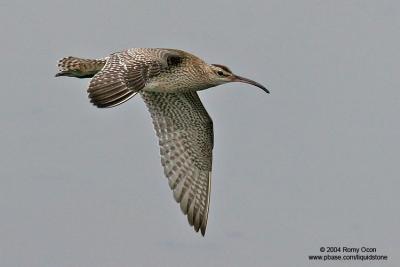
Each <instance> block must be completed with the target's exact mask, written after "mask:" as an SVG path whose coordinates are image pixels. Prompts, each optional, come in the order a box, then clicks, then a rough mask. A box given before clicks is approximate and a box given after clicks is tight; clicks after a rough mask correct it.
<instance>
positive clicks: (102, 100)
mask: <svg viewBox="0 0 400 267" xmlns="http://www.w3.org/2000/svg"><path fill="white" fill-rule="evenodd" d="M180 56H181V54H180V53H179V51H174V50H167V49H165V50H163V49H146V48H143V49H140V48H136V49H128V50H124V51H122V52H117V53H114V54H112V55H110V57H109V58H108V60H107V62H106V64H105V65H104V67H103V69H102V70H101V71H99V72H98V73H97V74H96V75H95V76H94V77H93V79H92V80H91V81H90V84H89V88H88V90H87V91H88V93H89V98H90V102H92V103H93V104H94V105H96V106H97V107H100V108H106V107H107V108H108V107H114V106H117V105H120V104H122V103H124V102H125V101H127V100H129V99H130V98H132V97H133V96H134V95H135V94H136V93H137V92H139V91H140V90H141V89H143V88H144V87H145V86H146V82H147V81H148V79H150V78H152V77H154V76H157V75H158V74H160V72H161V71H162V70H163V69H164V68H167V67H168V66H169V64H170V63H171V62H175V61H176V60H175V59H176V58H178V59H179V57H180ZM171 59H172V60H171Z"/></svg>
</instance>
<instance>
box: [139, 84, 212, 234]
mask: <svg viewBox="0 0 400 267" xmlns="http://www.w3.org/2000/svg"><path fill="white" fill-rule="evenodd" d="M140 94H141V96H142V98H143V99H144V101H145V103H146V105H147V107H148V109H149V111H150V114H151V117H152V119H153V124H154V129H155V131H156V134H157V136H158V138H159V144H160V154H161V163H162V165H163V167H164V173H165V175H166V176H167V178H168V183H169V186H170V187H171V189H172V190H173V194H174V198H175V200H176V201H177V202H178V203H180V207H181V210H182V212H183V213H184V214H185V215H186V214H187V218H188V221H189V224H190V225H192V226H193V227H194V229H195V231H196V232H198V231H199V229H201V233H202V234H203V235H204V234H205V231H206V226H207V216H208V207H209V202H210V189H211V165H212V149H213V124H212V120H211V118H210V116H209V115H208V113H207V111H206V110H205V109H204V107H203V105H202V103H201V101H200V98H199V97H198V95H197V93H196V92H187V93H155V92H145V91H141V92H140Z"/></svg>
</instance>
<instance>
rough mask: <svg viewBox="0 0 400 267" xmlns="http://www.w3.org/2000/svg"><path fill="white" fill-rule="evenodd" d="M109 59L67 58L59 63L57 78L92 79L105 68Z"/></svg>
mask: <svg viewBox="0 0 400 267" xmlns="http://www.w3.org/2000/svg"><path fill="white" fill-rule="evenodd" d="M107 59H108V58H104V59H84V58H78V57H65V58H62V59H60V60H59V61H58V69H59V72H58V73H57V74H56V75H55V76H56V77H59V76H69V77H76V78H91V77H93V76H94V75H95V74H96V73H97V72H99V71H100V70H101V69H102V68H103V67H104V65H105V64H106V62H107Z"/></svg>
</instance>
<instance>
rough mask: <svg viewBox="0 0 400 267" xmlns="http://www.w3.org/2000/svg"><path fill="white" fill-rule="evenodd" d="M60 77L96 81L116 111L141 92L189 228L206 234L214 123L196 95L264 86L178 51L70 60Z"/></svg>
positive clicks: (101, 99) (93, 90)
mask: <svg viewBox="0 0 400 267" xmlns="http://www.w3.org/2000/svg"><path fill="white" fill-rule="evenodd" d="M58 67H59V72H58V73H57V74H56V77H57V76H70V77H77V78H92V79H91V81H90V84H89V88H88V90H87V91H88V93H89V98H90V101H91V102H92V103H93V104H94V105H95V106H97V107H99V108H109V107H114V106H117V105H119V104H122V103H124V102H125V101H127V100H129V99H130V98H132V97H133V96H134V95H136V94H137V93H139V94H140V95H141V97H142V98H143V100H144V102H145V103H146V106H147V108H148V109H149V111H150V114H151V117H152V119H153V125H154V128H155V131H156V134H157V137H158V139H159V145H160V154H161V163H162V166H163V167H164V174H165V176H166V177H167V178H168V183H169V186H170V188H171V189H172V190H173V195H174V198H175V200H176V201H177V202H178V203H180V208H181V210H182V212H183V213H184V214H185V215H187V219H188V221H189V224H190V225H191V226H193V227H194V230H195V231H196V232H198V231H199V229H200V230H201V233H202V235H203V236H204V234H205V231H206V226H207V217H208V208H209V203H210V189H211V165H212V150H213V146H214V136H213V123H212V120H211V118H210V116H209V115H208V113H207V111H206V110H205V108H204V107H203V104H202V103H201V101H200V98H199V97H198V95H197V93H196V91H200V90H204V89H207V88H210V87H214V86H217V85H221V84H224V83H229V82H243V83H248V84H251V85H255V86H257V87H259V88H261V89H262V90H264V91H265V92H267V93H269V91H268V90H267V89H266V88H265V87H264V86H263V85H261V84H259V83H257V82H255V81H252V80H250V79H247V78H244V77H241V76H238V75H235V74H233V73H232V71H231V70H230V69H229V68H227V67H226V66H223V65H219V64H211V65H209V64H207V63H206V62H204V61H203V60H201V59H200V58H198V57H196V56H194V55H192V54H190V53H187V52H184V51H181V50H176V49H163V48H132V49H127V50H124V51H121V52H116V53H113V54H111V55H110V56H108V57H105V58H103V59H82V58H76V57H66V58H63V59H61V60H60V61H59V63H58Z"/></svg>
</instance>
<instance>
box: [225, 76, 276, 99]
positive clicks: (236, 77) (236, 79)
mask: <svg viewBox="0 0 400 267" xmlns="http://www.w3.org/2000/svg"><path fill="white" fill-rule="evenodd" d="M233 81H234V82H241V83H248V84H251V85H254V86H257V87H258V88H261V89H262V90H263V91H264V92H266V93H267V94H269V91H268V89H267V88H265V86H264V85H262V84H259V83H258V82H255V81H253V80H250V79H247V78H244V77H241V76H238V75H235V78H234V79H233Z"/></svg>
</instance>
